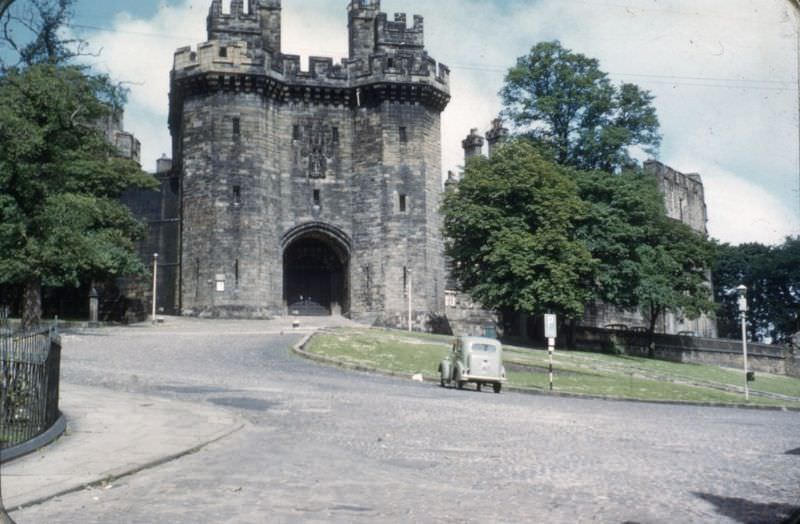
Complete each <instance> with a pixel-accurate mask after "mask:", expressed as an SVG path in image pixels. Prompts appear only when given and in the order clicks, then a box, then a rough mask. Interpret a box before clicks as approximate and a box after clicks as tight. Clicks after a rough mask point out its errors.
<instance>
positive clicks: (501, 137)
mask: <svg viewBox="0 0 800 524" xmlns="http://www.w3.org/2000/svg"><path fill="white" fill-rule="evenodd" d="M507 139H508V129H506V128H505V127H504V126H503V121H502V120H501V119H499V118H495V119H494V120H492V128H491V129H490V130H489V131H487V132H486V141H487V142H488V143H489V158H491V157H492V155H493V154H494V152H495V151H496V150H497V148H498V147H499V146H500V145H502V143H503V142H505V141H506V140H507Z"/></svg>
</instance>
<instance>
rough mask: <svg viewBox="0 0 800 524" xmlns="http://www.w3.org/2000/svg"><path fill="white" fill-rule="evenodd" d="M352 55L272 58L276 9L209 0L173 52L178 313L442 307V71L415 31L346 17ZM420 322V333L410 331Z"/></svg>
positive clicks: (382, 18) (275, 5)
mask: <svg viewBox="0 0 800 524" xmlns="http://www.w3.org/2000/svg"><path fill="white" fill-rule="evenodd" d="M347 10H348V22H349V24H348V25H349V42H350V54H349V58H347V59H345V60H343V61H342V63H341V64H337V65H334V64H333V61H332V59H330V58H320V57H311V58H310V60H309V63H310V67H309V71H303V70H301V67H300V57H298V56H293V55H284V54H282V53H281V2H280V1H279V0H250V4H249V9H248V10H247V11H245V10H244V9H243V3H242V0H238V1H237V0H233V1H232V2H231V10H230V13H224V12H223V10H222V5H221V1H220V0H214V1H213V2H212V4H211V9H210V12H209V16H208V39H209V41H208V42H206V43H203V44H200V45H198V46H197V48H196V49H194V50H193V49H191V48H188V47H187V48H182V49H179V50H178V51H177V52H176V54H175V62H174V69H173V71H172V78H171V93H170V117H169V124H170V129H171V132H172V136H173V159H174V168H173V169H174V172H175V173H177V174H178V176H179V178H180V182H181V200H182V235H181V276H180V283H179V289H180V291H179V296H180V304H181V309H182V312H183V313H184V314H189V315H198V316H238V317H270V316H275V315H283V314H287V313H292V312H294V311H297V312H300V313H308V314H311V313H330V312H332V313H342V314H347V315H349V316H351V317H352V318H354V319H358V320H364V321H369V322H376V323H380V324H388V325H405V322H406V317H407V315H408V307H409V306H408V296H407V294H406V288H407V287H408V285H409V284H410V287H411V310H412V316H413V317H414V319H415V322H417V323H418V324H423V323H424V322H425V321H426V319H427V318H428V316H429V315H430V314H441V312H443V311H444V286H445V274H444V262H443V258H442V238H441V231H440V230H441V219H440V216H439V204H440V197H441V187H442V185H441V123H440V114H441V112H442V110H443V109H444V108H445V107H446V105H447V103H448V101H449V98H450V96H449V85H448V84H449V71H448V69H447V68H446V67H445V66H444V65H441V64H437V63H436V62H435V61H434V60H433V59H431V58H430V57H429V56H428V55H427V53H426V51H425V49H424V41H423V20H422V17H419V16H415V17H414V19H413V24H412V25H411V26H410V27H409V26H408V25H407V22H406V16H405V15H402V14H397V15H395V16H394V20H392V21H390V20H389V19H388V17H387V15H386V14H385V13H382V12H381V11H380V2H379V1H377V0H372V1H367V0H354V1H352V2H351V3H350V4H349V6H348V8H347ZM420 327H423V326H421V325H420Z"/></svg>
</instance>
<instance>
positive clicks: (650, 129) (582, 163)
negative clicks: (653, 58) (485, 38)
mask: <svg viewBox="0 0 800 524" xmlns="http://www.w3.org/2000/svg"><path fill="white" fill-rule="evenodd" d="M500 95H501V96H502V98H503V105H504V110H503V115H504V116H505V117H506V118H507V119H508V120H510V121H511V123H512V124H513V126H514V128H515V131H516V132H517V133H518V134H524V135H526V136H529V137H531V138H533V139H535V140H536V141H538V142H540V143H541V144H544V145H545V146H547V147H548V148H549V149H550V150H551V151H552V154H553V156H554V158H555V159H556V161H557V162H558V163H559V164H562V165H571V166H574V167H577V168H580V169H584V170H593V169H599V170H602V171H607V172H613V171H618V170H620V169H622V168H624V167H629V166H631V165H633V164H635V162H634V160H633V159H632V157H631V154H630V150H631V148H632V147H634V146H639V147H641V148H643V149H644V151H645V152H647V153H649V154H651V155H653V154H654V153H655V151H656V150H657V149H658V146H659V144H660V141H661V138H660V136H659V134H658V127H659V123H658V117H657V116H656V111H655V109H654V108H653V106H652V101H653V96H652V95H650V93H648V92H647V91H644V90H642V89H640V88H639V87H637V86H636V85H633V84H625V83H623V84H621V85H620V86H619V87H616V86H614V85H613V84H612V83H611V81H610V80H609V79H608V75H607V74H606V73H604V72H603V71H601V70H600V68H599V63H598V61H597V60H595V59H592V58H587V57H586V56H584V55H582V54H579V53H573V52H572V51H570V50H569V49H565V48H564V47H562V46H561V44H560V43H559V42H558V41H554V42H542V43H539V44H537V45H535V46H534V47H533V48H532V49H531V51H530V53H529V54H528V55H526V56H522V57H520V58H518V59H517V64H516V66H515V67H513V68H511V69H510V70H509V72H508V74H507V75H506V79H505V86H504V87H503V89H502V90H501V92H500Z"/></svg>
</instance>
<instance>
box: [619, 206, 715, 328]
mask: <svg viewBox="0 0 800 524" xmlns="http://www.w3.org/2000/svg"><path fill="white" fill-rule="evenodd" d="M655 225H656V226H657V227H656V228H654V230H653V232H654V235H655V236H654V237H653V238H651V239H650V242H649V243H647V244H643V245H640V246H639V247H637V249H636V252H637V260H638V265H639V271H638V279H637V283H636V287H635V290H634V293H635V295H636V298H637V302H638V305H639V307H640V308H641V310H642V312H643V313H644V314H645V316H646V318H647V319H648V323H649V325H648V333H649V335H650V338H651V340H652V336H653V333H654V332H655V327H656V322H657V320H658V317H659V316H660V315H662V314H664V313H666V312H673V313H676V314H680V315H684V316H686V317H687V318H691V319H694V318H698V317H699V316H700V315H701V314H703V313H714V312H715V310H716V306H715V305H714V302H713V294H712V292H711V288H710V283H709V279H708V273H709V268H710V267H711V266H712V263H713V258H714V249H713V244H711V242H709V241H708V240H707V239H706V238H704V237H703V236H701V235H700V234H698V233H697V232H696V231H694V230H692V229H691V228H690V227H689V226H687V225H686V224H683V223H681V222H679V221H677V220H673V219H671V218H667V217H666V216H664V217H663V218H662V219H661V220H659V221H658V222H657V223H656V224H655Z"/></svg>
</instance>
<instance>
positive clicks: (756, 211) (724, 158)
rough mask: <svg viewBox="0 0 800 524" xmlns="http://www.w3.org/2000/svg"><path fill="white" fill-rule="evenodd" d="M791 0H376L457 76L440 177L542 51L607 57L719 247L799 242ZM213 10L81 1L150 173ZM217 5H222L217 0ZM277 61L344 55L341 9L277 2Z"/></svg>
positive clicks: (603, 61)
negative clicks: (645, 95) (418, 32)
mask: <svg viewBox="0 0 800 524" xmlns="http://www.w3.org/2000/svg"><path fill="white" fill-rule="evenodd" d="M790 1H793V0H438V1H436V2H430V1H423V0H383V1H382V6H381V7H382V10H383V11H385V12H388V13H390V16H391V14H392V13H394V12H407V13H408V14H409V20H410V19H411V15H412V14H420V15H423V16H424V17H425V43H426V47H427V49H428V51H429V52H430V54H431V56H432V57H433V58H435V59H436V60H438V61H440V62H442V63H445V64H447V65H448V66H449V67H450V68H451V70H452V73H451V94H452V101H451V103H450V105H449V106H448V108H447V110H446V111H445V112H444V114H443V125H442V127H443V131H442V144H443V173H446V172H447V171H448V170H453V171H458V170H459V166H461V165H462V164H463V151H462V149H461V140H462V139H463V138H464V137H465V136H466V135H467V133H468V132H469V130H470V128H478V129H479V131H481V132H484V131H486V130H487V129H488V128H489V125H490V122H491V120H492V119H493V118H495V117H496V116H497V114H498V112H499V110H500V109H501V103H500V98H499V97H498V95H497V93H498V91H499V90H500V88H501V87H502V85H503V78H504V75H505V72H506V71H507V70H508V68H509V67H511V66H512V65H513V64H514V62H515V60H516V58H517V57H519V56H522V55H524V54H526V53H527V52H528V51H529V50H530V48H531V47H532V46H533V45H534V44H536V43H537V42H540V41H543V40H560V41H561V43H562V44H563V45H564V46H565V47H567V48H569V49H571V50H573V51H575V52H579V53H583V54H585V55H587V56H590V57H594V58H597V59H599V60H600V66H601V68H602V69H603V70H604V71H606V72H608V73H609V75H610V78H611V79H612V80H613V81H614V82H615V83H619V82H632V83H635V84H638V85H639V86H641V87H642V88H644V89H647V90H649V91H650V92H651V93H652V94H653V95H654V96H655V101H654V105H655V107H656V110H657V111H658V115H659V118H660V121H661V133H662V135H663V140H662V145H661V149H660V152H659V155H658V160H660V161H662V162H664V163H666V164H668V165H670V166H671V167H673V168H675V169H677V170H679V171H682V172H685V173H691V172H696V173H700V174H701V176H702V178H703V181H704V183H705V189H706V201H707V204H708V213H709V232H710V234H711V236H712V237H714V238H717V239H719V240H721V241H723V242H730V243H733V244H739V243H743V242H762V243H770V244H777V243H781V242H782V241H783V240H784V238H785V237H786V236H789V235H800V192H799V191H798V184H799V183H800V165H799V164H800V160H799V158H800V139H799V138H798V128H799V127H800V126H799V125H798V113H799V112H800V109H799V108H798V76H797V75H798V69H800V60H798V55H797V52H798V36H797V27H798V24H797V22H796V20H797V19H796V15H795V10H794V9H793V8H792V7H791V5H790ZM210 4H211V1H210V0H115V1H113V2H109V1H108V0H77V4H76V13H75V17H74V19H73V23H72V24H71V27H70V30H71V31H73V32H74V33H75V34H76V35H78V36H80V37H82V38H84V39H86V40H87V41H88V42H89V44H90V46H91V48H92V49H93V50H94V51H95V52H96V53H97V56H93V57H91V58H89V61H90V62H91V63H92V65H93V66H94V67H95V68H96V69H98V70H101V71H104V72H108V73H110V74H111V75H112V76H113V77H114V78H115V79H117V80H119V81H122V82H125V83H126V85H127V86H128V87H129V88H130V96H129V104H128V106H127V108H126V115H125V125H126V128H127V129H128V130H129V131H131V132H133V133H134V134H135V135H136V136H137V137H138V138H139V139H140V140H141V142H142V163H143V167H144V168H145V169H148V170H153V169H154V168H155V160H156V158H158V157H160V156H161V155H162V153H166V154H167V155H168V156H169V155H170V147H171V146H170V137H169V130H168V128H167V112H168V96H167V94H168V91H169V72H170V69H171V67H172V55H173V53H174V51H175V49H177V48H179V47H183V46H187V45H192V46H195V45H197V44H198V43H201V42H204V41H205V40H206V34H205V18H206V15H207V13H208V7H209V5H210ZM225 4H229V1H228V2H225ZM283 48H284V52H285V53H292V54H299V55H301V56H303V57H304V61H305V59H306V58H307V57H308V56H310V55H315V56H332V57H335V58H337V59H339V58H342V57H345V56H346V54H347V10H346V1H345V0H340V1H331V0H283Z"/></svg>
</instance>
